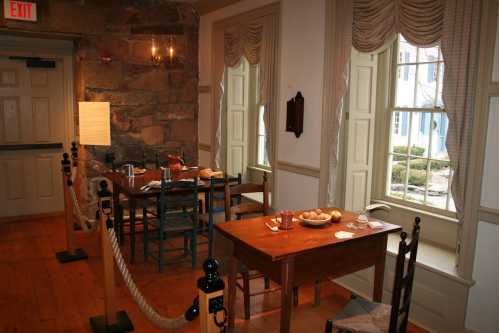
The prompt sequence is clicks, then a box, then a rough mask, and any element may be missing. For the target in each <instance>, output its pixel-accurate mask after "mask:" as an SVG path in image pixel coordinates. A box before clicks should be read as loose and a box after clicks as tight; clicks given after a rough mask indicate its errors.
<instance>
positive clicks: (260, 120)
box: [258, 105, 265, 135]
mask: <svg viewBox="0 0 499 333" xmlns="http://www.w3.org/2000/svg"><path fill="white" fill-rule="evenodd" d="M264 113H265V106H263V105H260V107H259V108H258V135H265V121H264V120H263V114H264Z"/></svg>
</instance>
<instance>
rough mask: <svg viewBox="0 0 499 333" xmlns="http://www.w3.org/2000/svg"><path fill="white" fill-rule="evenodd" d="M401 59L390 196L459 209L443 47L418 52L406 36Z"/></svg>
mask: <svg viewBox="0 0 499 333" xmlns="http://www.w3.org/2000/svg"><path fill="white" fill-rule="evenodd" d="M395 55H396V56H395V57H394V58H395V59H394V61H393V66H394V70H395V73H396V75H394V78H395V83H394V84H393V85H392V87H393V89H392V96H391V107H390V112H391V118H390V119H391V125H390V126H391V130H390V138H389V145H390V146H389V150H388V156H387V162H388V167H387V177H386V179H387V184H386V195H387V196H388V197H391V198H394V199H396V200H402V201H408V202H412V203H415V204H420V205H423V206H431V207H435V208H438V209H442V210H446V211H455V207H454V202H453V200H452V196H451V194H450V191H449V188H450V182H451V177H452V170H451V168H450V163H449V156H448V154H447V150H446V148H445V140H446V136H447V128H448V119H447V115H446V113H445V110H444V109H443V102H442V80H443V72H444V63H443V59H442V53H441V52H440V48H439V47H438V46H435V47H431V48H418V47H415V46H412V45H410V44H409V43H408V42H407V41H406V40H405V39H404V38H403V37H402V36H400V37H399V41H398V43H397V50H396V53H395Z"/></svg>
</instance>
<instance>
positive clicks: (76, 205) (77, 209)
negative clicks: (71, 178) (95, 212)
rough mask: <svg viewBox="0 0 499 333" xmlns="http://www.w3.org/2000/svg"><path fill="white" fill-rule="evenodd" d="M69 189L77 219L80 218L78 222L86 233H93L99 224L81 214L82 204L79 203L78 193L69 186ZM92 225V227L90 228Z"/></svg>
mask: <svg viewBox="0 0 499 333" xmlns="http://www.w3.org/2000/svg"><path fill="white" fill-rule="evenodd" d="M68 187H69V194H70V195H71V200H72V201H73V212H74V213H75V215H76V217H77V218H78V222H79V224H80V226H81V228H82V230H83V231H84V232H90V231H93V230H94V229H95V228H96V226H97V224H96V223H95V220H93V219H89V218H88V217H86V216H85V215H83V213H82V212H81V208H80V204H79V202H78V197H77V196H76V192H75V190H74V188H73V186H68ZM89 225H90V227H89Z"/></svg>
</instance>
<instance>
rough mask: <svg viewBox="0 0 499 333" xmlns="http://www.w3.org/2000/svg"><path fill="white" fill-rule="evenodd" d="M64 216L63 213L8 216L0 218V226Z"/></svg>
mask: <svg viewBox="0 0 499 333" xmlns="http://www.w3.org/2000/svg"><path fill="white" fill-rule="evenodd" d="M61 216H64V212H63V211H62V212H52V213H42V214H33V215H19V216H9V217H0V224H2V223H10V222H26V221H29V220H36V219H43V218H49V217H61Z"/></svg>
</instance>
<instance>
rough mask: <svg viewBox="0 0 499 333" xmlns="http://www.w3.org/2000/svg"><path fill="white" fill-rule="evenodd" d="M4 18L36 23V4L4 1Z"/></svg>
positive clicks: (11, 0) (12, 0)
mask: <svg viewBox="0 0 499 333" xmlns="http://www.w3.org/2000/svg"><path fill="white" fill-rule="evenodd" d="M4 13H5V17H6V18H9V19H18V20H25V21H36V4H35V3H32V2H26V1H15V0H6V1H5V6H4Z"/></svg>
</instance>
